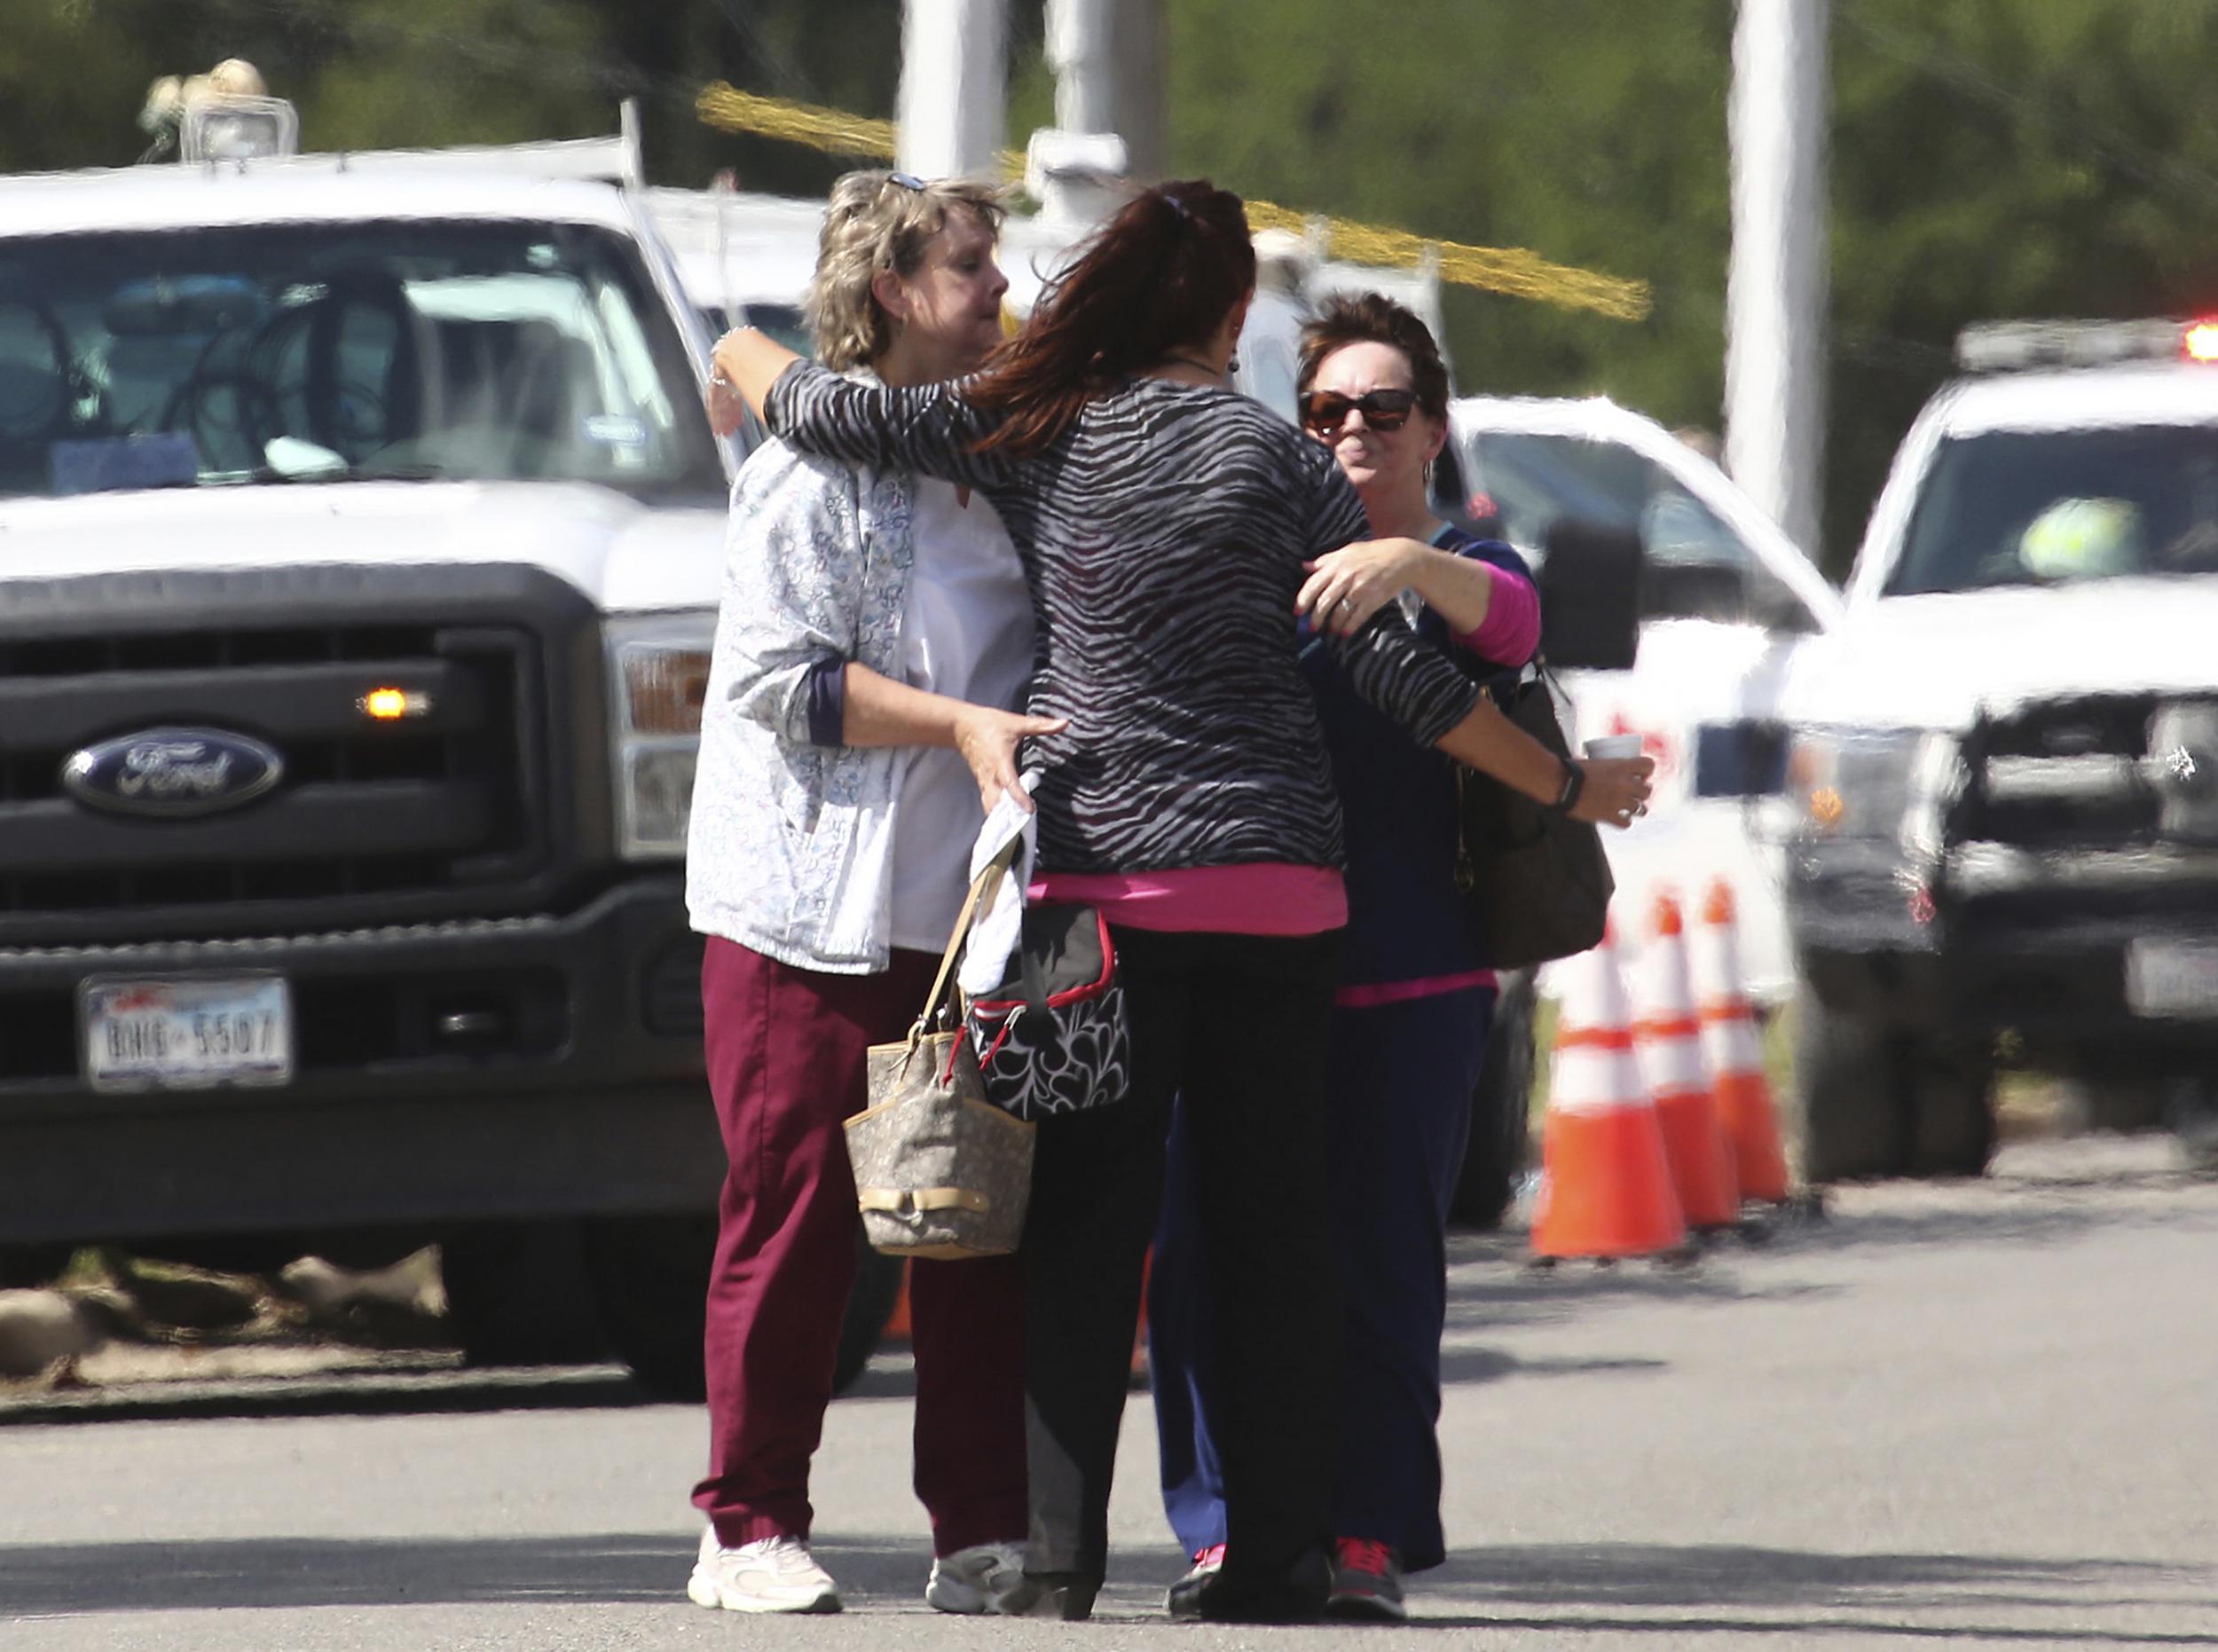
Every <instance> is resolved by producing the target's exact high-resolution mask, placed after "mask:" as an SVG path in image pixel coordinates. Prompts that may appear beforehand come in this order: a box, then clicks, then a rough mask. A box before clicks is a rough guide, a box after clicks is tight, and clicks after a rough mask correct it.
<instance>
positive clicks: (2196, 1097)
mask: <svg viewBox="0 0 2218 1652" xmlns="http://www.w3.org/2000/svg"><path fill="white" fill-rule="evenodd" d="M2165 1122H2166V1123H2167V1125H2169V1126H2170V1127H2171V1129H2172V1132H2173V1134H2174V1135H2175V1136H2176V1137H2178V1138H2179V1144H2180V1156H2181V1157H2182V1158H2183V1159H2184V1160H2186V1161H2187V1167H2188V1168H2189V1169H2190V1170H2193V1171H2195V1172H2196V1173H2197V1174H2198V1175H2201V1176H2218V1083H2213V1082H2211V1081H2210V1080H2208V1079H2182V1080H2181V1081H2179V1082H2177V1083H2175V1084H2174V1085H2173V1086H2172V1090H2171V1097H2170V1105H2169V1106H2168V1107H2167V1109H2166V1111H2165Z"/></svg>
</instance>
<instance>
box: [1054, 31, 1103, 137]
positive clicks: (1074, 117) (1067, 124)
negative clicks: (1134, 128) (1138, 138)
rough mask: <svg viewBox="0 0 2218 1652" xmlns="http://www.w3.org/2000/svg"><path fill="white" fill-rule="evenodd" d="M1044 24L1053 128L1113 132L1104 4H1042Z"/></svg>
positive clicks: (1069, 130) (1073, 130) (1068, 130)
mask: <svg viewBox="0 0 2218 1652" xmlns="http://www.w3.org/2000/svg"><path fill="white" fill-rule="evenodd" d="M1047 21H1048V28H1047V48H1048V51H1047V57H1048V67H1050V68H1051V69H1053V70H1054V71H1055V124H1056V125H1057V126H1058V128H1060V129H1061V130H1064V131H1066V132H1113V131H1115V130H1117V95H1116V94H1117V66H1116V59H1115V16H1114V12H1113V6H1112V5H1111V4H1110V0H1048V20H1047Z"/></svg>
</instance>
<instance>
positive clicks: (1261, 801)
mask: <svg viewBox="0 0 2218 1652" xmlns="http://www.w3.org/2000/svg"><path fill="white" fill-rule="evenodd" d="M765 412H766V419H767V423H768V425H769V427H770V429H772V430H773V431H775V433H776V434H777V435H779V436H781V437H784V438H785V439H786V440H787V441H788V442H790V444H792V445H794V446H795V447H798V448H800V449H801V450H802V451H804V452H815V453H820V454H823V455H825V456H827V457H830V458H835V459H840V460H846V461H847V462H848V463H850V464H862V465H874V466H878V467H881V468H893V467H903V468H912V469H916V470H919V471H922V472H924V474H926V475H928V476H943V477H945V478H947V479H948V481H950V482H955V483H958V484H966V485H968V486H971V487H974V488H976V489H978V490H979V492H982V493H984V494H985V495H986V496H987V499H989V500H992V501H993V504H994V508H995V510H997V511H998V512H1000V514H1001V518H1002V521H1003V524H1004V525H1005V526H1006V527H1007V528H1008V530H1009V535H1010V538H1011V539H1012V540H1013V541H1014V542H1015V544H1016V547H1017V551H1018V555H1019V556H1020V557H1021V558H1022V559H1023V561H1024V564H1025V571H1026V577H1027V578H1028V579H1029V581H1030V584H1031V587H1032V606H1033V613H1034V619H1035V621H1036V622H1037V623H1036V629H1037V638H1038V641H1037V643H1036V645H1035V649H1034V669H1033V677H1032V682H1031V688H1030V694H1029V698H1028V701H1027V708H1028V709H1029V710H1030V711H1032V712H1034V713H1035V714H1037V715H1040V716H1043V717H1067V718H1068V719H1070V725H1071V726H1070V728H1068V729H1066V731H1065V732H1064V733H1062V734H1060V735H1057V736H1053V737H1052V738H1050V739H1046V740H1042V741H1035V742H1033V743H1032V744H1031V747H1030V748H1029V749H1028V752H1027V755H1026V759H1025V766H1026V767H1033V766H1035V765H1036V766H1038V767H1042V769H1043V770H1044V771H1045V777H1044V779H1043V780H1042V783H1041V784H1040V786H1039V788H1038V789H1037V791H1036V793H1035V798H1036V800H1037V803H1038V805H1039V827H1040V857H1039V861H1038V865H1039V867H1040V869H1042V870H1044V871H1050V872H1139V871H1156V870H1163V869H1172V868H1184V867H1209V866H1236V865H1242V864H1247V863H1254V862H1260V861H1278V862H1292V863H1294V864H1297V865H1304V866H1323V867H1338V866H1339V865H1341V861H1342V849H1341V817H1340V803H1339V798H1338V796H1337V794H1336V793H1335V792H1334V791H1333V769H1332V764H1331V762H1330V761H1329V759H1327V757H1326V755H1325V736H1324V732H1323V729H1322V727H1321V726H1320V724H1319V722H1318V720H1317V705H1316V702H1315V701H1314V699H1313V698H1312V696H1311V695H1310V688H1309V685H1308V683H1307V682H1306V681H1305V680H1304V679H1303V677H1302V670H1301V667H1300V665H1299V664H1298V663H1297V653H1298V650H1299V643H1298V641H1297V639H1296V635H1295V617H1294V596H1295V594H1297V593H1298V592H1299V591H1300V589H1301V586H1302V579H1303V578H1304V573H1303V570H1302V563H1303V562H1304V561H1305V560H1307V559H1309V558H1310V557H1314V556H1318V555H1323V554H1324V553H1325V552H1326V551H1330V550H1335V549H1337V548H1339V547H1341V546H1342V545H1345V544H1347V543H1348V542H1349V541H1350V540H1352V539H1362V538H1365V535H1366V532H1367V527H1366V523H1365V516H1364V510H1363V503H1362V501H1361V500H1358V499H1357V496H1356V491H1355V489H1354V488H1353V487H1352V486H1350V485H1349V482H1348V479H1347V478H1346V477H1345V476H1342V475H1341V469H1340V467H1339V465H1338V464H1336V463H1335V462H1334V461H1333V457H1332V455H1331V454H1330V453H1329V452H1326V451H1325V448H1324V447H1322V446H1321V445H1319V444H1317V443H1315V442H1312V441H1310V439H1309V438H1308V437H1305V436H1303V435H1302V434H1301V432H1299V431H1298V430H1296V429H1294V427H1293V426H1292V425H1289V424H1287V423H1286V422H1285V421H1282V420H1280V419H1278V417H1277V416H1276V415H1274V414H1273V413H1270V411H1269V410H1267V409H1266V408H1264V407H1263V406H1262V405H1260V404H1258V403H1256V402H1254V401H1250V400H1249V399H1248V398H1247V397H1243V396H1236V395H1234V394H1232V393H1231V391H1228V390H1220V389H1202V388H1199V387H1197V386H1193V385H1186V384H1177V383H1172V382H1168V381H1165V380H1161V379H1146V378H1141V379H1133V380H1130V381H1129V382H1126V383H1125V384H1123V385H1121V386H1120V387H1119V388H1117V389H1113V390H1111V391H1109V392H1107V393H1105V395H1103V396H1101V397H1097V399H1095V400H1094V401H1092V402H1090V403H1089V404H1088V405H1087V407H1086V409H1085V412H1084V413H1083V414H1081V417H1080V419H1079V421H1078V422H1077V423H1076V424H1075V425H1074V427H1073V428H1072V429H1070V430H1069V431H1067V432H1066V433H1065V435H1064V436H1063V437H1061V438H1060V439H1059V440H1058V441H1057V442H1056V443H1055V444H1054V445H1053V446H1051V447H1050V448H1049V449H1048V450H1047V451H1046V452H1043V453H1042V454H1039V455H1038V456H1036V457H1034V458H1031V459H1018V458H1014V457H1012V456H1011V455H1009V454H1006V453H1003V452H988V453H983V454H980V453H973V452H971V451H970V449H971V445H972V444H973V443H974V442H975V441H976V439H977V437H978V436H979V433H980V431H981V430H982V429H985V428H987V427H986V426H985V424H984V423H983V422H982V421H983V419H984V418H985V417H986V416H985V415H982V414H980V413H979V412H978V411H977V410H976V409H974V408H972V407H971V405H969V404H968V403H966V402H964V401H963V399H962V397H961V396H960V394H959V392H957V391H956V390H955V389H951V388H950V387H948V386H946V385H933V386H924V387H920V388H916V389H885V388H884V387H877V386H866V385H862V384H858V383H855V382H852V381H849V380H846V379H843V378H840V377H838V376H837V375H835V374H830V373H828V372H826V371H824V370H823V369H822V368H821V367H819V366H815V365H814V363H811V362H797V363H796V364H794V366H791V367H789V368H788V369H787V370H786V371H785V373H784V374H782V375H781V376H780V377H779V379H778V382H777V383H776V384H775V386H774V387H773V389H772V390H771V392H770V396H769V398H768V405H767V408H766V409H765ZM1333 646H1334V648H1335V649H1337V651H1338V652H1339V654H1340V657H1341V664H1342V665H1343V666H1344V667H1345V669H1346V671H1347V673H1348V676H1349V681H1350V682H1351V683H1352V684H1353V686H1354V687H1355V688H1356V689H1357V692H1358V693H1359V694H1361V695H1362V696H1364V697H1365V699H1367V700H1369V701H1370V702H1371V703H1372V704H1374V705H1376V706H1378V707H1379V709H1380V711H1382V712H1385V713H1386V714H1387V715H1388V716H1389V717H1390V718H1392V719H1393V720H1394V721H1395V722H1396V723H1397V724H1399V725H1400V726H1401V727H1402V728H1404V730H1406V731H1407V732H1408V734H1409V735H1410V736H1411V738H1412V739H1414V740H1416V741H1418V742H1420V743H1422V744H1426V745H1429V744H1431V743H1433V742H1434V741H1435V740H1437V739H1438V738H1439V737H1440V736H1442V735H1443V734H1445V733H1446V732H1447V731H1448V730H1449V729H1450V728H1453V727H1454V726H1455V725H1456V724H1457V723H1458V722H1459V721H1460V720H1462V719H1463V717H1464V715H1465V714H1466V713H1467V712H1469V711H1470V709H1471V707H1472V705H1473V704H1474V703H1475V701H1476V699H1477V697H1478V694H1479V689H1478V688H1476V687H1475V685H1474V684H1473V683H1472V681H1471V680H1470V679H1469V678H1468V677H1467V676H1465V675H1464V673H1462V672H1460V671H1459V670H1458V669H1457V668H1456V667H1455V666H1454V665H1451V664H1450V663H1449V662H1448V661H1447V660H1446V659H1444V658H1443V657H1441V656H1440V655H1439V654H1437V653H1436V652H1435V651H1434V650H1433V649H1430V648H1428V647H1427V646H1426V645H1425V644H1423V643H1421V642H1420V641H1418V640H1417V639H1416V637H1415V636H1414V635H1413V634H1412V633H1411V631H1410V628H1409V626H1408V625H1407V624H1406V623H1405V622H1404V619H1403V618H1402V615H1401V613H1400V612H1399V610H1398V608H1397V607H1396V605H1394V604H1391V603H1389V604H1388V606H1387V607H1386V608H1385V609H1384V610H1381V611H1380V615H1379V616H1378V618H1375V619H1373V620H1372V622H1371V623H1370V624H1369V625H1366V626H1365V627H1364V628H1363V629H1362V630H1361V631H1360V632H1358V633H1357V634H1356V635H1355V636H1353V637H1350V638H1347V639H1345V640H1342V641H1336V642H1335V643H1334V644H1333Z"/></svg>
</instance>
